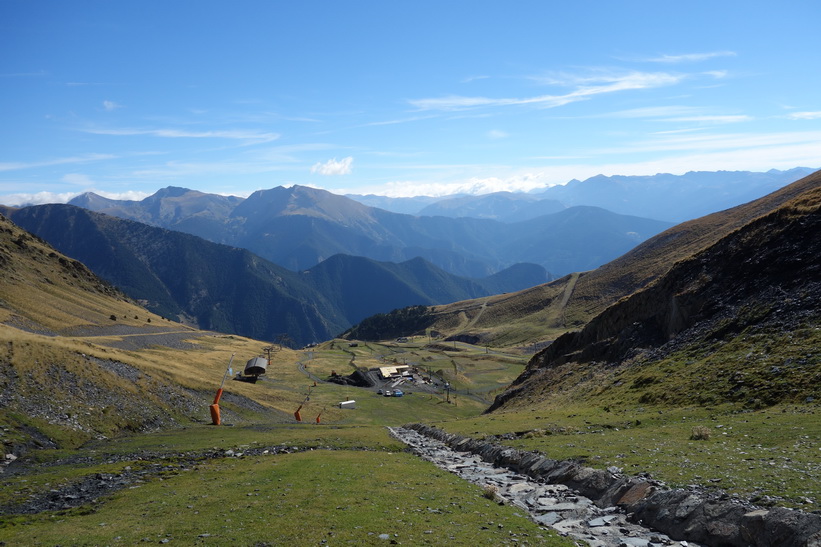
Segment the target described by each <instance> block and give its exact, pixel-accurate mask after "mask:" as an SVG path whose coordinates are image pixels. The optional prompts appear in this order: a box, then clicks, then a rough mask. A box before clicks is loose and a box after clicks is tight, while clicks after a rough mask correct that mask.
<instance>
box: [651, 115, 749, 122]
mask: <svg viewBox="0 0 821 547" xmlns="http://www.w3.org/2000/svg"><path fill="white" fill-rule="evenodd" d="M752 120H753V117H752V116H747V115H746V114H737V115H729V114H725V115H708V114H703V115H699V116H678V117H673V118H664V119H663V120H662V121H665V122H696V123H713V124H716V123H740V122H749V121H752Z"/></svg>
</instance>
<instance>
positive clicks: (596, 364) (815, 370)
mask: <svg viewBox="0 0 821 547" xmlns="http://www.w3.org/2000/svg"><path fill="white" fill-rule="evenodd" d="M790 193H791V194H792V196H791V199H789V200H788V201H786V203H784V204H783V205H781V206H779V207H776V208H775V209H774V210H771V211H769V212H767V213H765V214H763V215H762V216H760V217H758V218H755V219H753V220H751V221H749V222H747V223H744V224H743V225H742V226H741V227H738V228H737V229H733V230H732V231H729V233H727V234H726V235H724V236H723V237H720V238H718V239H717V240H716V241H715V242H714V243H712V244H710V245H707V246H706V247H705V248H704V249H703V250H701V251H699V252H696V253H695V254H693V255H691V256H688V257H686V258H682V259H680V260H678V261H677V262H675V263H674V264H673V265H672V267H670V268H669V270H668V271H667V272H666V273H664V274H663V275H661V276H660V277H658V278H657V279H656V280H654V281H653V282H652V283H650V284H649V285H648V286H646V287H645V288H644V289H642V290H640V291H638V292H636V293H634V294H632V295H630V296H628V297H627V298H624V299H622V300H621V301H619V302H617V303H616V304H614V305H612V306H610V307H609V308H607V309H606V310H604V311H603V312H602V313H600V314H599V315H597V316H596V317H595V318H594V319H592V320H591V321H590V322H589V323H587V324H586V325H585V326H584V328H582V329H581V330H580V331H576V332H569V333H566V334H564V335H562V336H560V337H559V338H558V339H557V340H556V341H555V342H554V343H553V344H551V345H550V346H548V347H547V348H546V349H544V350H543V351H541V352H540V353H539V354H537V355H536V356H535V357H534V358H533V359H532V360H531V362H530V363H529V364H528V367H527V369H526V370H525V372H524V373H523V374H522V375H521V376H520V377H519V378H518V379H517V380H516V381H515V382H514V384H513V385H512V386H511V387H510V388H509V389H508V390H507V391H506V392H504V393H503V394H502V395H500V396H498V397H497V399H496V401H495V402H494V404H493V406H492V407H491V409H490V410H491V411H492V410H498V409H502V408H508V407H514V406H521V405H531V404H536V403H538V402H544V401H551V400H553V401H557V400H562V399H563V400H567V399H573V398H576V397H581V396H585V397H592V398H593V399H594V400H595V399H598V400H600V401H602V402H604V403H619V402H628V403H642V404H652V403H665V404H668V403H669V404H673V403H674V404H679V405H682V404H685V405H686V404H692V403H697V404H720V403H724V402H733V403H738V404H741V405H744V406H747V407H761V406H766V405H772V404H776V403H783V402H795V403H798V402H812V401H815V400H819V398H820V397H821V387H819V386H821V352H819V348H821V331H819V329H818V325H819V324H821V184H819V177H818V176H817V175H815V176H812V177H808V179H805V180H804V181H803V182H802V183H801V184H798V186H796V187H794V188H792V190H791V191H790ZM771 202H772V200H771ZM758 205H759V206H761V205H762V204H758ZM737 213H738V212H737ZM731 218H734V219H739V218H741V217H740V215H738V214H736V215H731ZM725 231H726V229H725ZM670 236H671V234H667V236H666V237H668V238H669V237H670ZM704 239H710V236H708V235H705V236H704V237H703V238H702V240H704Z"/></svg>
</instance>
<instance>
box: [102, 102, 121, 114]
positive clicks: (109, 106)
mask: <svg viewBox="0 0 821 547" xmlns="http://www.w3.org/2000/svg"><path fill="white" fill-rule="evenodd" d="M122 107H123V106H122V105H121V104H117V103H115V102H114V101H103V108H104V109H105V110H106V111H107V112H111V111H113V110H117V109H118V108H122Z"/></svg>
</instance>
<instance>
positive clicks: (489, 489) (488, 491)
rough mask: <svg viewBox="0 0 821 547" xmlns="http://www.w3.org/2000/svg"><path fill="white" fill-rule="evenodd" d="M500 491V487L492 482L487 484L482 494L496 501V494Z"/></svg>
mask: <svg viewBox="0 0 821 547" xmlns="http://www.w3.org/2000/svg"><path fill="white" fill-rule="evenodd" d="M498 493H499V489H498V488H497V487H496V486H494V485H492V484H486V485H485V487H484V489H483V490H482V496H484V497H486V498H487V499H489V500H490V501H496V496H497V495H498Z"/></svg>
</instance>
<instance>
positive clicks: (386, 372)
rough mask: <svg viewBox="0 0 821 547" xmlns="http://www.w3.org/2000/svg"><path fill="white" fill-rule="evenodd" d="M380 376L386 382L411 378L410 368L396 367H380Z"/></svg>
mask: <svg viewBox="0 0 821 547" xmlns="http://www.w3.org/2000/svg"><path fill="white" fill-rule="evenodd" d="M379 374H381V375H382V378H384V379H385V380H391V379H393V380H395V379H397V378H402V377H407V376H410V366H409V365H396V366H392V367H379Z"/></svg>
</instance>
